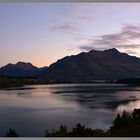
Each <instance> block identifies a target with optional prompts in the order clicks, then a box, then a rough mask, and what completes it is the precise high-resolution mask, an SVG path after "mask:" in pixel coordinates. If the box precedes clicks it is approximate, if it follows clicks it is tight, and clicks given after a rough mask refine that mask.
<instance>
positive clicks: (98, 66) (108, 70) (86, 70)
mask: <svg viewBox="0 0 140 140" xmlns="http://www.w3.org/2000/svg"><path fill="white" fill-rule="evenodd" d="M42 77H43V78H45V79H48V80H70V81H71V80H72V81H77V80H82V81H86V80H114V79H123V78H131V77H133V78H139V77H140V58H137V57H135V56H129V55H128V54H126V53H121V52H119V51H118V50H117V49H115V48H113V49H108V50H104V51H97V50H91V51H90V52H82V53H80V54H78V55H72V56H66V57H64V58H62V59H60V60H58V61H57V62H55V63H53V64H52V65H50V67H49V68H48V70H47V72H44V73H42Z"/></svg>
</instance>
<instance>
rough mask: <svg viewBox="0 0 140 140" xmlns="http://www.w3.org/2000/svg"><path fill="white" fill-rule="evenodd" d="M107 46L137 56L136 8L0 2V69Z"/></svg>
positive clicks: (139, 26) (139, 13)
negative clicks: (13, 64) (9, 65)
mask: <svg viewBox="0 0 140 140" xmlns="http://www.w3.org/2000/svg"><path fill="white" fill-rule="evenodd" d="M108 48H117V49H118V50H119V51H122V52H126V53H128V54H130V55H135V56H138V57H140V4H137V3H131V4H130V3H0V66H3V65H5V64H7V63H16V62H17V61H25V62H31V63H32V64H33V65H35V66H38V67H42V66H49V65H50V64H51V63H53V62H55V61H57V60H58V59H60V58H62V57H64V56H66V55H72V54H77V53H80V52H82V51H89V50H92V49H95V50H105V49H108Z"/></svg>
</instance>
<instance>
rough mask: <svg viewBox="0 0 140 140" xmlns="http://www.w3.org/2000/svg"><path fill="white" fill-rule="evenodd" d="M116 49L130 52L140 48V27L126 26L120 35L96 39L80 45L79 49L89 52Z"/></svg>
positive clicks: (107, 35)
mask: <svg viewBox="0 0 140 140" xmlns="http://www.w3.org/2000/svg"><path fill="white" fill-rule="evenodd" d="M114 47H115V48H118V49H126V50H127V49H129V52H130V49H138V48H140V26H139V25H138V26H135V25H124V26H123V27H122V29H121V31H120V32H119V33H115V34H105V35H102V36H99V37H94V38H93V39H92V40H91V39H90V41H88V43H87V44H84V45H83V44H82V45H80V46H79V49H80V50H86V51H89V50H92V49H97V50H103V49H107V48H114ZM131 53H132V51H131ZM133 53H134V52H133Z"/></svg>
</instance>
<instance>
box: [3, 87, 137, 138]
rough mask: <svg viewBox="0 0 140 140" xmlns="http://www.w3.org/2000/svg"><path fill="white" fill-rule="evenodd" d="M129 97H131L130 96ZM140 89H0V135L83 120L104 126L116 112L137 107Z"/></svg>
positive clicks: (38, 131) (40, 133) (25, 133)
mask: <svg viewBox="0 0 140 140" xmlns="http://www.w3.org/2000/svg"><path fill="white" fill-rule="evenodd" d="M130 96H131V97H132V96H133V97H134V96H135V99H134V98H130ZM139 99H140V88H139V87H130V86H127V85H113V84H60V85H35V86H33V85H30V86H25V87H22V88H12V89H11V90H10V89H8V90H0V116H1V117H0V135H2V134H4V132H5V131H7V130H8V129H9V128H10V127H13V128H15V129H16V130H17V132H19V134H20V135H21V136H43V133H44V131H45V130H46V129H51V130H52V129H57V128H58V127H59V126H60V125H61V124H67V125H68V128H69V129H71V128H72V127H73V126H74V125H75V124H77V123H79V122H80V123H82V124H84V125H86V126H90V127H92V128H103V129H107V128H109V127H110V125H111V123H112V120H113V118H114V116H115V115H116V113H118V112H121V111H122V110H124V109H125V110H128V111H131V110H133V109H134V108H139V107H140V100H139Z"/></svg>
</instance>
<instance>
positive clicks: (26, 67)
mask: <svg viewBox="0 0 140 140" xmlns="http://www.w3.org/2000/svg"><path fill="white" fill-rule="evenodd" d="M45 70H47V67H43V68H38V67H35V66H33V65H32V64H31V63H25V62H17V63H16V64H11V63H9V64H8V65H6V66H4V67H1V68H0V76H17V77H37V76H38V75H39V74H40V73H41V72H44V71H45Z"/></svg>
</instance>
